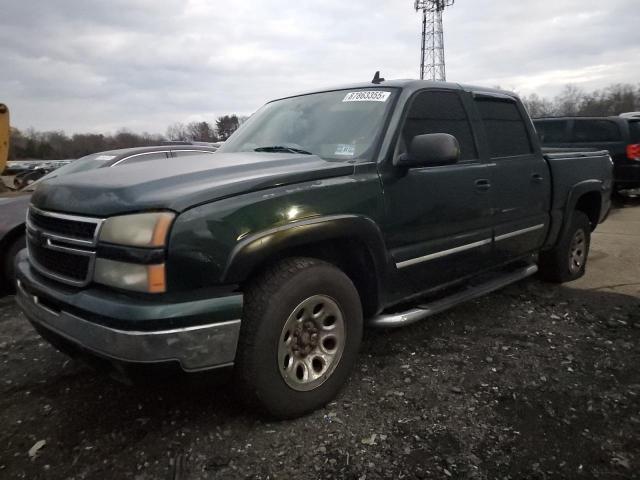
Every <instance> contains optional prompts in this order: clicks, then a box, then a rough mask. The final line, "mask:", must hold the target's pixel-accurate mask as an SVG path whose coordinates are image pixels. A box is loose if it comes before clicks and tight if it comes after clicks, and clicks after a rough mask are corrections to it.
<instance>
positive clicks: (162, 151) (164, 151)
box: [109, 150, 170, 168]
mask: <svg viewBox="0 0 640 480" xmlns="http://www.w3.org/2000/svg"><path fill="white" fill-rule="evenodd" d="M154 153H170V150H158V151H156V152H142V153H135V154H133V155H129V156H128V157H124V158H121V159H120V160H117V161H115V162H114V163H112V164H111V165H109V168H111V167H115V166H116V165H118V164H119V163H122V162H124V161H126V160H129V159H130V158H134V157H141V156H142V155H152V154H154ZM167 157H168V156H167ZM167 159H168V158H167ZM158 160H161V159H160V158H159V159H158Z"/></svg>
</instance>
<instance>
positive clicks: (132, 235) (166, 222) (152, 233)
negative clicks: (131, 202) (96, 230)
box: [100, 212, 175, 247]
mask: <svg viewBox="0 0 640 480" xmlns="http://www.w3.org/2000/svg"><path fill="white" fill-rule="evenodd" d="M174 218H175V214H173V213H171V212H152V213H135V214H133V215H122V216H119V217H111V218H107V219H106V220H105V221H104V223H103V224H102V228H101V229H100V241H101V242H109V243H115V244H118V245H128V246H131V247H164V246H165V245H166V242H167V234H168V233H169V228H170V227H171V223H172V222H173V219H174Z"/></svg>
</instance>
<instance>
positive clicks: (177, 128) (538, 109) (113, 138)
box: [9, 84, 640, 160]
mask: <svg viewBox="0 0 640 480" xmlns="http://www.w3.org/2000/svg"><path fill="white" fill-rule="evenodd" d="M522 101H523V103H524V104H525V106H526V107H527V109H528V110H529V113H530V115H531V116H532V117H533V118H540V117H548V116H563V115H568V116H576V115H577V116H594V117H600V116H609V115H619V114H620V113H624V112H633V111H640V84H639V85H636V86H634V85H631V84H614V85H610V86H608V87H606V88H604V89H601V90H593V91H585V90H583V89H580V88H578V87H576V86H574V85H567V86H565V87H564V89H563V90H562V91H561V92H560V93H559V94H558V95H556V96H555V97H553V98H545V97H540V96H539V95H537V94H535V93H534V94H531V95H525V96H523V97H522ZM244 120H246V117H238V116H237V115H224V116H221V117H219V118H218V119H217V120H216V121H215V124H214V125H212V124H210V123H209V122H191V123H186V124H185V123H174V124H172V125H170V126H169V127H168V128H167V131H166V133H165V134H164V135H160V134H149V133H133V132H129V131H127V130H120V131H118V132H117V133H115V134H94V133H76V134H73V135H71V136H68V135H66V134H65V133H64V132H62V131H53V132H38V131H35V130H33V129H28V130H26V131H24V132H23V131H20V130H18V129H12V130H11V143H10V149H9V159H12V160H15V159H23V158H41V159H45V160H54V159H63V158H79V157H82V156H84V155H88V154H90V153H95V152H101V151H105V150H115V149H118V148H129V147H139V146H146V145H157V144H159V143H162V142H165V141H199V142H217V141H222V140H226V139H227V138H229V136H230V135H231V134H232V133H233V132H234V131H235V130H236V129H237V128H238V127H239V126H240V124H241V123H242V122H243V121H244Z"/></svg>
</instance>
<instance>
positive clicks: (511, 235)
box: [496, 223, 544, 242]
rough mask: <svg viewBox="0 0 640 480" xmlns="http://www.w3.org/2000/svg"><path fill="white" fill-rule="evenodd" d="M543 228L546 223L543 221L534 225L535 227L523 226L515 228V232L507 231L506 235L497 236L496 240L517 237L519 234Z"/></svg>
mask: <svg viewBox="0 0 640 480" xmlns="http://www.w3.org/2000/svg"><path fill="white" fill-rule="evenodd" d="M541 228H544V223H541V224H540V225H534V226H533V227H528V228H523V229H522V230H515V231H513V232H509V233H505V234H504V235H498V236H497V237H496V242H499V241H500V240H506V239H507V238H512V237H517V236H518V235H522V234H525V233H529V232H533V231H535V230H540V229H541Z"/></svg>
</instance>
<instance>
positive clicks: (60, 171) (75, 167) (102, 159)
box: [23, 153, 115, 192]
mask: <svg viewBox="0 0 640 480" xmlns="http://www.w3.org/2000/svg"><path fill="white" fill-rule="evenodd" d="M114 158H115V156H114V155H106V154H103V153H93V154H91V155H87V156H86V157H82V158H79V159H77V160H74V161H73V162H71V163H68V164H66V165H65V166H63V167H60V168H57V169H56V170H54V171H53V172H49V173H47V174H46V175H45V176H44V177H42V178H39V179H38V180H36V181H35V182H33V183H31V184H30V185H29V186H28V187H26V188H24V189H23V190H25V191H26V192H31V191H33V190H35V188H36V187H37V186H38V184H40V183H42V182H44V181H45V180H49V179H51V178H56V177H58V176H60V175H69V174H70V173H78V172H84V171H85V170H93V169H94V168H100V167H103V166H105V165H106V164H107V162H110V161H111V160H113V159H114Z"/></svg>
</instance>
